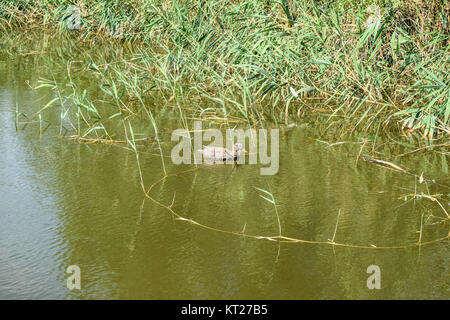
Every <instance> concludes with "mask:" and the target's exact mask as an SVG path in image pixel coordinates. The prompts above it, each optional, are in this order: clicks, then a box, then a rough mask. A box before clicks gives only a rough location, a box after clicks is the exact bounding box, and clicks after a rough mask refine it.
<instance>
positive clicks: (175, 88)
mask: <svg viewBox="0 0 450 320" xmlns="http://www.w3.org/2000/svg"><path fill="white" fill-rule="evenodd" d="M72 4H75V5H77V6H78V7H79V8H80V11H81V15H82V17H81V21H82V24H81V28H80V29H79V30H69V29H68V28H67V20H68V19H69V18H70V17H68V14H67V8H68V6H69V5H72ZM449 9H450V4H449V2H448V1H447V0H442V1H433V2H425V1H414V2H411V1H403V0H396V1H380V0H373V1H364V2H360V1H353V0H345V1H318V0H317V1H289V0H282V1H274V0H267V1H260V0H244V1H226V2H224V1H214V0H208V1H202V0H196V1H186V0H175V1H157V0H146V1H144V0H132V1H119V0H111V1H106V0H105V1H100V0H93V1H85V0H80V1H74V2H72V1H67V0H43V1H35V0H24V1H19V0H6V1H3V2H2V4H1V5H0V30H1V29H3V30H8V29H14V30H16V29H17V28H19V30H20V28H22V30H23V28H26V29H30V28H33V27H37V26H42V25H44V26H45V27H47V28H49V29H56V30H57V31H59V32H60V33H68V34H70V35H71V36H73V37H76V38H79V39H80V40H82V41H84V42H85V43H91V44H93V45H95V43H98V41H99V39H100V38H105V37H106V38H109V39H111V41H113V42H115V43H117V44H123V45H132V46H134V47H135V48H136V53H135V54H134V55H133V56H132V57H129V58H127V60H125V61H118V62H112V61H109V62H108V63H107V66H108V68H106V67H105V66H101V67H99V63H97V62H95V61H92V62H91V64H90V67H89V68H88V69H86V70H85V72H89V73H91V75H88V76H90V77H92V79H93V81H97V84H98V87H99V88H101V89H102V90H103V92H105V93H106V94H108V95H110V96H111V97H112V101H111V102H112V103H113V104H114V105H115V106H116V107H117V108H118V110H120V112H121V113H122V112H125V113H127V114H138V113H139V112H140V111H139V110H141V109H143V110H144V111H145V112H146V114H147V115H148V116H149V119H150V121H153V120H152V118H153V114H152V112H151V110H150V109H149V106H148V104H147V103H146V102H147V101H148V99H151V98H152V97H154V96H155V95H158V96H160V97H162V98H163V99H164V100H165V101H167V102H170V103H172V102H173V103H174V104H176V105H177V106H180V105H184V107H185V108H184V111H186V110H188V109H189V112H190V113H191V116H194V117H202V118H209V119H217V118H220V119H227V120H230V119H240V120H242V121H246V122H249V123H252V124H255V123H260V122H262V121H264V120H273V121H275V122H279V121H283V122H287V121H288V120H289V119H290V118H292V117H297V116H301V115H305V114H310V113H313V112H317V111H322V112H326V113H328V114H329V115H330V119H339V121H338V123H340V125H342V127H343V128H346V129H350V130H355V129H360V130H365V131H367V130H374V129H377V128H380V126H381V124H380V123H382V124H383V125H382V126H383V127H384V126H385V125H387V124H388V123H391V124H396V123H397V124H398V127H399V128H403V129H404V130H410V131H411V130H418V131H419V132H421V133H422V134H423V135H424V136H426V137H433V136H436V135H437V134H442V133H443V134H448V133H449V132H450V129H449V124H450V122H449V117H450V78H449V71H448V70H450V68H449V57H450V54H449V53H450V52H449V51H450V40H449V29H450V28H449V22H448V18H449ZM79 90H81V89H79ZM119 95H120V97H119ZM78 96H81V97H82V98H83V100H86V101H88V100H89V97H87V96H86V95H85V94H82V93H79V94H78ZM78 102H79V101H78ZM78 102H77V104H78V105H79V106H83V107H82V108H83V109H85V110H86V111H89V108H90V107H92V105H89V104H85V103H78ZM312 102H313V103H312ZM187 104H190V105H189V108H186V107H187ZM90 112H91V113H92V112H94V111H92V110H91V111H90ZM77 113H78V114H80V109H79V110H77ZM94 113H95V112H94ZM110 116H112V114H111V115H110ZM394 120H396V121H394ZM90 126H91V127H92V128H94V127H95V126H93V125H92V124H91V125H90ZM155 130H157V129H156V128H155Z"/></svg>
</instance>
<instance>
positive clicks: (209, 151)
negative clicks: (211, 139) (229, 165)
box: [198, 143, 245, 161]
mask: <svg viewBox="0 0 450 320" xmlns="http://www.w3.org/2000/svg"><path fill="white" fill-rule="evenodd" d="M198 151H199V152H201V153H203V157H205V158H209V159H216V160H224V161H225V160H237V159H238V157H239V154H240V151H244V152H245V149H244V148H243V146H242V144H240V143H236V144H235V145H234V146H233V150H228V149H225V148H222V147H212V146H203V149H202V150H198Z"/></svg>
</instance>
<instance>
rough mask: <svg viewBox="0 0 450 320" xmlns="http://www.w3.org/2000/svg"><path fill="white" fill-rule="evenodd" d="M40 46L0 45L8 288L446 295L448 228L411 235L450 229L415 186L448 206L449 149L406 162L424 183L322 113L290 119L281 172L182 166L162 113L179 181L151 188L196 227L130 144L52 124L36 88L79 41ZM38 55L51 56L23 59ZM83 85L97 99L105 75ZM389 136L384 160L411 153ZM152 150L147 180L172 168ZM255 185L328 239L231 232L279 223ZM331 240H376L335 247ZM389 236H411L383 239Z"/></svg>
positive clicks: (2, 234) (2, 255)
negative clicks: (377, 284)
mask: <svg viewBox="0 0 450 320" xmlns="http://www.w3.org/2000/svg"><path fill="white" fill-rule="evenodd" d="M35 41H36V40H35ZM33 44H34V45H35V46H36V45H37V46H38V47H33V46H30V47H28V48H27V50H25V51H22V54H20V53H18V52H17V51H16V48H17V47H16V46H18V44H15V43H13V42H8V43H4V44H3V46H2V48H1V50H2V51H1V52H0V148H1V151H0V298H2V299H11V298H18V299H23V298H31V299H79V298H81V299H96V298H106V299H334V298H343V299H389V298H394V299H404V298H412V299H415V298H425V299H428V298H436V299H448V298H449V281H448V279H449V277H448V276H449V268H448V260H449V251H448V249H449V246H448V239H447V240H442V241H438V242H435V243H431V244H425V245H422V246H414V244H415V243H417V241H418V240H419V237H420V236H421V241H422V242H424V243H426V242H428V241H433V240H435V239H439V238H443V237H446V236H447V235H448V232H449V229H448V227H449V225H448V220H447V219H446V215H445V212H444V210H443V209H442V208H441V207H439V205H438V204H437V203H436V202H433V201H431V200H430V199H426V198H416V199H413V198H412V197H411V196H409V197H408V195H411V194H414V193H415V192H416V193H421V192H423V193H425V194H431V195H439V197H440V198H439V199H440V203H441V204H442V206H443V207H444V209H445V210H446V211H447V212H449V211H450V205H449V194H450V189H449V186H450V178H449V176H448V164H447V163H448V160H449V159H448V152H447V153H446V152H445V150H444V151H443V150H442V149H437V150H436V151H435V152H433V151H431V152H429V153H427V154H423V153H420V152H419V153H415V154H411V155H409V156H405V157H400V158H398V159H397V160H395V163H396V164H397V165H400V166H401V167H403V168H407V169H408V170H410V171H411V172H414V173H416V174H419V175H420V174H421V173H422V172H423V173H424V176H425V177H426V179H427V180H426V182H425V183H422V184H420V183H419V179H418V177H414V176H412V175H408V174H404V173H402V172H398V171H394V170H389V169H387V168H384V167H381V166H377V165H375V164H373V163H368V162H365V161H363V160H361V159H360V160H359V161H358V162H356V157H355V156H354V155H357V154H358V152H359V150H360V148H361V143H359V142H360V141H361V137H359V136H358V135H354V136H351V137H346V138H345V139H340V140H342V141H344V140H345V141H350V142H355V143H345V144H341V145H335V146H332V147H327V144H325V143H321V142H319V141H317V140H314V139H313V138H318V139H320V140H329V141H331V142H334V140H333V138H335V131H333V129H326V126H321V125H320V122H321V121H322V120H318V121H317V122H315V121H309V123H310V124H309V125H308V126H302V125H299V126H297V127H294V128H289V129H288V128H286V127H284V126H281V130H280V168H279V172H278V173H277V174H276V175H274V176H262V175H260V171H259V169H260V166H259V165H249V164H246V165H240V166H232V165H213V166H207V165H200V166H198V167H195V166H194V165H179V166H176V165H174V164H172V162H171V160H170V157H169V156H170V150H171V147H172V146H173V144H172V143H171V142H170V133H171V132H172V130H174V129H176V128H178V126H179V123H178V122H177V120H176V117H175V116H174V115H170V114H158V116H157V122H158V126H159V127H160V130H161V144H162V150H163V153H164V155H165V156H166V157H164V161H165V165H166V170H167V173H168V174H169V176H168V177H167V178H166V179H164V180H162V181H160V182H159V183H158V184H155V185H154V187H153V188H152V190H151V191H150V195H151V197H152V198H153V199H155V200H157V201H158V202H160V203H162V204H164V205H165V206H171V209H172V210H173V211H174V212H176V213H177V214H179V215H180V216H182V217H184V218H186V219H192V220H194V221H196V222H198V223H199V224H201V225H198V224H195V223H189V222H186V221H183V220H179V219H177V218H176V216H174V215H172V214H171V212H170V211H169V210H168V209H167V208H165V207H163V206H160V205H158V204H157V203H155V202H154V201H152V200H151V199H149V198H146V197H145V195H144V193H143V191H142V189H141V186H140V175H139V169H138V166H137V162H136V157H135V154H134V152H131V151H130V150H129V147H128V148H127V146H126V144H88V143H79V142H77V141H74V140H72V139H70V138H68V136H69V135H70V134H66V135H65V136H64V132H63V136H61V135H60V126H59V116H60V114H59V109H58V107H57V106H55V107H54V108H53V107H52V108H49V109H48V110H46V111H47V112H46V113H45V120H46V121H45V122H44V121H41V123H40V122H39V119H38V118H37V117H36V116H35V113H36V112H37V111H38V110H39V109H40V108H42V107H43V106H44V105H45V104H46V103H47V102H48V101H49V100H50V99H51V97H49V92H48V91H46V90H32V89H31V88H30V86H29V85H28V84H27V83H29V84H33V83H36V80H37V79H38V78H39V77H45V76H49V74H50V71H54V73H55V75H56V77H57V78H58V79H63V78H64V75H65V73H64V72H61V70H64V69H65V68H66V66H65V65H62V66H59V67H55V65H54V64H49V60H50V58H51V57H53V58H54V57H55V56H56V57H57V56H58V55H65V56H66V57H67V56H68V55H69V56H70V54H71V50H75V49H73V48H70V47H60V46H61V44H59V43H56V44H55V43H52V42H51V41H50V40H49V39H48V38H43V39H41V40H39V41H37V42H33ZM55 48H56V49H55ZM33 50H34V51H42V53H34V54H23V53H24V52H25V53H26V52H28V53H29V52H31V51H33ZM54 59H56V60H57V58H54ZM83 81H84V82H82V84H84V87H85V88H87V89H88V90H89V92H92V94H94V95H95V92H96V91H95V88H94V87H95V83H91V82H90V81H89V79H84V80H83ZM97 91H99V90H97ZM16 108H17V109H18V110H19V112H20V113H21V114H25V115H27V116H28V118H26V117H25V116H23V115H21V116H20V117H19V123H18V126H17V130H16V128H15V113H16ZM146 126H150V124H149V123H148V122H147V123H146V124H145V123H144V124H142V127H140V129H141V130H140V131H139V132H141V133H145V132H147V131H146V130H147V129H146V128H147V127H146ZM63 131H64V130H63ZM383 139H385V140H383ZM378 143H379V144H378V145H381V146H382V147H380V148H378V147H377V148H378V149H377V150H378V152H379V157H380V158H381V159H386V157H388V156H389V155H390V154H395V153H397V154H399V153H402V152H404V151H407V150H410V149H406V148H405V147H404V146H402V145H399V144H397V143H392V142H390V140H389V138H387V137H385V138H383V137H380V141H379V142H378ZM383 143H384V144H383ZM405 143H418V145H417V147H419V146H420V144H421V143H422V142H405ZM155 149H156V146H155V145H154V144H151V143H140V146H139V151H140V166H141V169H142V175H143V181H144V184H145V187H146V188H149V187H150V185H151V184H153V183H155V182H157V181H158V180H160V179H161V178H162V176H163V171H162V165H161V158H160V156H159V153H158V151H157V150H155ZM447 151H448V150H447ZM390 159H392V158H390ZM188 170H190V171H188ZM433 179H434V180H435V182H432V181H431V180H433ZM255 187H256V188H262V189H266V190H270V191H271V192H272V194H273V196H274V198H275V200H276V203H277V211H278V214H279V217H280V225H281V228H282V235H283V236H286V237H291V238H295V239H301V240H308V241H312V242H319V243H303V242H297V243H284V242H278V241H270V240H267V239H258V238H252V237H244V236H242V235H239V234H232V233H228V231H230V232H235V233H239V232H241V231H243V230H244V231H245V234H248V235H254V236H276V235H277V234H278V223H277V215H276V212H275V210H274V207H273V205H272V204H270V203H269V202H267V201H265V200H264V199H263V198H261V197H260V195H261V194H262V193H261V192H260V191H258V190H257V189H255ZM405 196H407V198H406V200H405ZM339 212H340V215H339V220H338V224H337V227H336V221H337V218H338V213H339ZM203 226H206V227H203ZM244 227H245V229H244ZM420 230H422V232H420ZM222 231H227V232H222ZM333 236H334V240H335V242H337V243H340V244H347V245H356V246H363V247H367V248H353V247H346V246H333V245H330V244H327V243H323V242H327V241H329V239H332V238H333ZM383 246H386V247H390V246H400V247H402V246H406V247H405V248H391V249H380V248H378V247H383ZM375 247H377V248H375ZM70 265H77V266H79V267H80V270H81V289H80V290H77V289H74V290H69V289H68V288H67V286H66V281H67V278H68V276H69V275H68V274H67V273H66V269H67V267H68V266H70ZM370 265H377V266H379V267H380V270H381V289H380V290H377V289H374V290H369V289H368V288H367V285H366V281H367V278H368V277H369V276H370V274H368V273H367V268H368V266H370Z"/></svg>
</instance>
